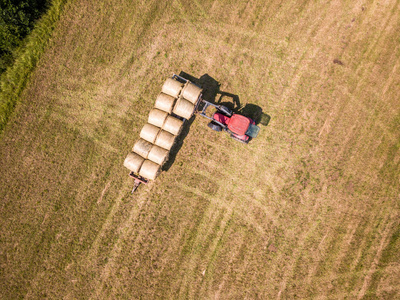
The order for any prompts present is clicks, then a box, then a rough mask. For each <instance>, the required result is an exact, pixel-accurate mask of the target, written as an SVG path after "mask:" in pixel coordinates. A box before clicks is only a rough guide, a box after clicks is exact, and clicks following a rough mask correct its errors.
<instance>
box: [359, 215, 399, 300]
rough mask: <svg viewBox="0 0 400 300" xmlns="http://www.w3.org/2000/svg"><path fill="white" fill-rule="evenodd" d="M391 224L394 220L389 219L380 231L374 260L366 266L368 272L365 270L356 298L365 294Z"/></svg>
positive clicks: (386, 240)
mask: <svg viewBox="0 0 400 300" xmlns="http://www.w3.org/2000/svg"><path fill="white" fill-rule="evenodd" d="M393 224H395V222H394V221H391V222H390V223H389V224H388V225H386V228H385V229H384V230H383V231H382V234H381V236H382V238H381V239H380V241H379V246H378V249H377V251H376V253H375V256H374V260H373V262H372V263H371V265H370V267H369V268H368V272H367V274H366V276H365V277H364V280H363V285H362V287H361V289H360V291H359V293H358V295H357V299H361V298H363V297H364V296H365V293H366V291H367V289H368V286H369V284H370V282H371V278H372V275H373V274H374V273H375V271H376V268H377V265H378V263H379V261H380V259H381V257H382V251H383V250H384V249H385V248H386V246H387V244H388V242H389V239H390V236H389V233H390V230H391V228H393Z"/></svg>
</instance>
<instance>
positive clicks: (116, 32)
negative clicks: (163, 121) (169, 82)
mask: <svg viewBox="0 0 400 300" xmlns="http://www.w3.org/2000/svg"><path fill="white" fill-rule="evenodd" d="M132 2H133V3H132ZM399 3H400V2H399V1H395V0H386V1H376V0H370V1H328V2H324V1H276V0H270V1H261V0H255V1H235V4H232V1H182V0H181V1H155V0H153V1H151V0H148V1H118V2H115V1H109V0H108V1H107V0H105V1H93V0H86V1H81V0H77V1H73V2H71V3H70V4H69V6H68V10H67V11H66V12H65V13H64V15H63V17H62V18H61V20H60V21H59V23H58V25H57V27H56V29H55V31H54V37H53V38H52V40H51V45H50V46H49V48H48V49H47V51H46V52H45V53H44V55H43V57H42V58H41V61H40V63H39V65H38V67H37V68H36V71H35V73H34V74H33V75H32V77H31V78H30V81H29V84H28V85H27V87H26V89H25V91H24V93H23V99H22V101H21V103H20V104H19V105H18V106H17V108H16V111H15V112H14V115H13V116H12V118H11V120H10V122H9V123H8V125H7V128H6V129H5V131H4V132H3V134H2V136H1V140H0V167H1V170H2V176H1V179H0V199H1V206H0V214H1V217H0V228H1V233H0V240H1V243H0V265H1V272H0V298H2V299H18V298H28V299H31V298H34V299H41V298H54V299H61V298H67V299H77V298H82V299H139V298H140V299H155V298H167V299H187V298H189V299H214V298H215V299H244V298H246V299H276V298H280V299H291V298H319V299H338V298H339V299H341V298H350V299H367V298H376V297H378V298H382V299H383V298H384V299H391V298H392V299H395V298H399V297H400V255H399V253H400V227H399V225H400V224H399V223H400V215H399V212H400V207H399V203H400V182H399V173H400V167H399V166H400V152H399V148H400V142H399V141H400V130H399V129H400V128H399V126H400V100H399V96H398V95H399V94H400V67H399V66H400V48H399V45H400V40H399V35H398V33H399V32H400V13H399V12H400V7H399ZM181 71H184V72H186V73H188V74H190V75H192V76H194V77H196V78H198V79H199V80H200V82H202V83H203V84H205V85H206V86H207V89H206V90H205V98H206V99H207V100H210V101H218V102H221V103H224V102H232V101H234V102H235V103H236V104H239V103H240V107H237V108H238V109H239V108H240V111H242V112H243V113H251V112H252V111H254V108H255V107H260V108H262V110H263V112H264V113H266V114H268V115H269V116H271V120H270V122H269V125H268V126H261V131H260V134H259V136H258V138H257V139H256V140H254V141H252V142H251V143H250V144H249V145H247V146H246V145H243V144H240V143H238V142H236V141H234V140H232V139H230V138H229V137H228V136H227V135H222V134H218V133H216V132H213V131H211V130H209V129H208V128H207V122H206V120H205V119H201V118H199V117H196V118H195V119H194V120H191V122H189V126H187V127H186V128H185V129H184V130H183V133H182V137H184V139H183V138H181V141H180V143H179V144H178V146H177V147H176V150H175V152H176V153H175V156H174V157H172V158H171V159H170V160H169V161H168V163H167V167H166V168H165V169H166V170H165V171H164V172H162V173H161V175H160V176H159V177H158V178H157V180H156V181H155V182H153V183H151V184H150V185H148V186H141V187H140V188H139V189H138V191H136V193H135V194H134V195H133V196H132V195H131V194H130V190H131V188H132V184H133V182H132V180H131V179H130V178H129V177H128V176H127V173H128V172H127V170H126V169H125V168H124V167H123V165H122V164H123V161H124V158H125V156H126V155H127V153H128V152H129V151H130V150H131V148H132V146H133V144H134V142H135V141H137V140H138V139H139V133H140V130H141V128H142V127H143V126H144V124H145V123H146V122H147V117H148V114H149V111H150V110H151V109H152V108H153V107H154V102H155V100H156V98H157V96H158V94H159V93H160V89H161V87H162V84H163V83H164V81H165V79H166V78H167V77H169V76H171V75H172V73H173V72H174V73H179V72H181ZM188 127H189V128H188ZM178 149H179V151H177V150H178Z"/></svg>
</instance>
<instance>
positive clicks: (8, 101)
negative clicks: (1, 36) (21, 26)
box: [0, 0, 67, 134]
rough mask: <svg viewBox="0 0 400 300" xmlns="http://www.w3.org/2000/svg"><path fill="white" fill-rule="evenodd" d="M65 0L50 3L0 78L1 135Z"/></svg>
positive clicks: (49, 37)
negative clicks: (11, 63)
mask: <svg viewBox="0 0 400 300" xmlns="http://www.w3.org/2000/svg"><path fill="white" fill-rule="evenodd" d="M66 3H67V1H66V0H54V1H52V3H51V5H50V8H49V9H48V11H47V12H46V13H45V15H43V16H42V17H41V19H40V20H39V21H38V22H37V23H36V24H35V28H34V29H33V30H32V32H31V33H30V35H29V36H28V37H27V38H26V41H25V42H24V48H23V49H21V50H19V51H18V52H19V54H18V56H17V57H16V59H15V62H14V63H13V65H12V66H10V67H8V68H7V70H6V71H5V72H4V74H2V76H1V79H0V134H1V133H2V132H3V130H4V128H5V126H6V125H7V122H8V120H9V118H10V116H11V114H12V113H13V111H14V108H15V106H16V105H17V103H18V101H19V99H20V96H21V93H22V92H23V91H24V88H25V86H26V84H27V82H28V80H29V78H30V76H31V73H32V72H33V71H34V69H35V67H36V65H37V64H38V62H39V59H40V57H41V56H42V54H43V52H44V51H45V49H46V47H47V45H48V44H49V42H50V39H51V36H52V33H53V30H54V27H55V26H56V25H57V21H58V20H59V19H60V17H61V14H62V11H63V9H64V6H65V4H66Z"/></svg>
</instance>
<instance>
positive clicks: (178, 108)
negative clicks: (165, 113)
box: [173, 97, 194, 119]
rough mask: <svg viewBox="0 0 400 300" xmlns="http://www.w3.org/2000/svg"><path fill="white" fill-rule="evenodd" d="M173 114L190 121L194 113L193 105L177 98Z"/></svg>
mask: <svg viewBox="0 0 400 300" xmlns="http://www.w3.org/2000/svg"><path fill="white" fill-rule="evenodd" d="M173 112H174V114H176V115H178V116H180V117H182V118H185V119H190V117H191V116H192V115H193V112H194V105H193V104H192V103H190V102H189V101H187V100H185V99H183V98H181V97H179V99H178V101H176V104H175V107H174V110H173Z"/></svg>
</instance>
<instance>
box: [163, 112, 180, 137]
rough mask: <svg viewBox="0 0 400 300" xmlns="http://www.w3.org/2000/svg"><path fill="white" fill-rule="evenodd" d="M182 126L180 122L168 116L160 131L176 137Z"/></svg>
mask: <svg viewBox="0 0 400 300" xmlns="http://www.w3.org/2000/svg"><path fill="white" fill-rule="evenodd" d="M182 125H183V121H182V120H179V119H177V118H175V117H173V116H168V117H167V119H166V120H165V122H164V125H163V126H162V128H161V129H163V130H165V131H168V132H169V133H172V134H173V135H178V134H179V133H180V132H181V129H182Z"/></svg>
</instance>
